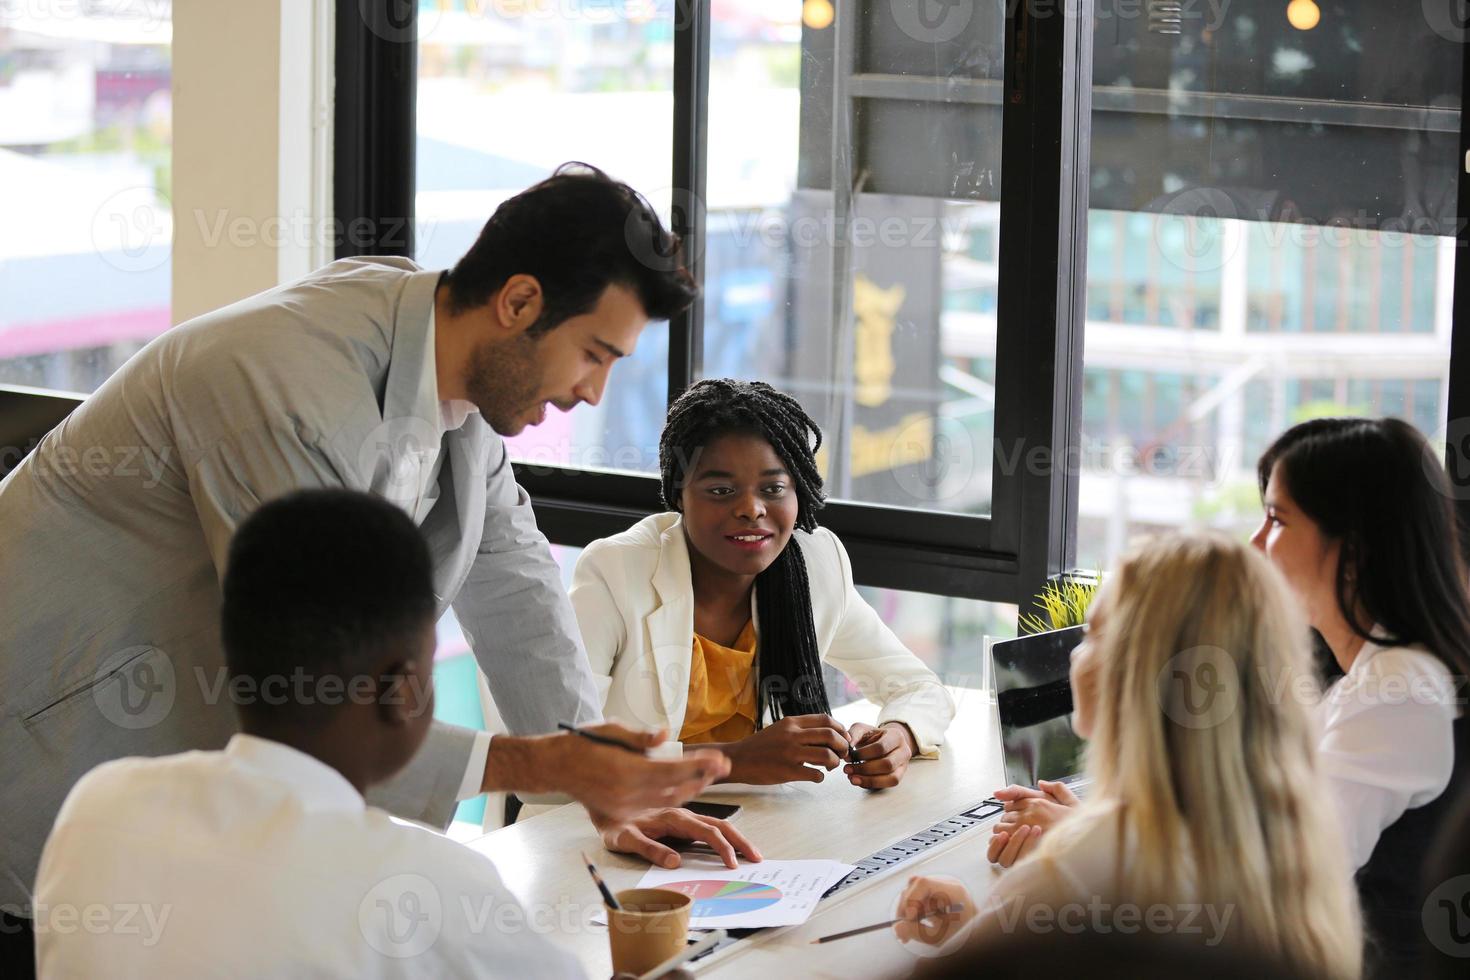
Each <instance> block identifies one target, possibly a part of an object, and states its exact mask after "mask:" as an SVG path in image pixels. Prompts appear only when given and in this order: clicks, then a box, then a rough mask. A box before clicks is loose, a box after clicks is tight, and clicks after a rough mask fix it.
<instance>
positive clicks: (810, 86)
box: [700, 0, 1003, 514]
mask: <svg viewBox="0 0 1470 980" xmlns="http://www.w3.org/2000/svg"><path fill="white" fill-rule="evenodd" d="M855 9H856V10H857V12H856V13H854V14H853V15H852V16H853V19H854V21H855V23H854V24H852V25H851V26H849V27H848V28H847V34H848V36H847V37H845V38H844V37H839V33H840V32H841V31H842V30H843V25H842V24H840V23H839V22H838V20H837V17H836V10H835V8H834V7H833V6H832V4H831V3H828V2H825V0H817V2H814V3H806V4H798V3H771V2H766V0H731V2H728V3H721V4H715V5H714V6H713V17H712V21H711V25H710V31H711V37H710V66H709V73H710V78H709V177H708V192H707V205H708V217H707V220H706V235H705V240H704V246H703V258H704V262H705V290H706V296H705V301H704V359H703V365H702V370H701V372H700V373H701V374H702V375H704V376H706V377H721V376H725V377H730V376H733V377H741V378H755V379H761V380H766V381H770V382H771V383H772V384H775V385H777V386H778V387H780V388H782V389H783V390H785V391H788V392H790V393H791V394H793V395H795V396H796V397H797V398H799V399H800V400H801V401H802V403H803V404H804V406H805V407H806V408H807V410H808V412H810V413H811V414H812V416H813V417H814V418H815V419H816V420H817V422H818V424H819V425H820V426H821V427H822V429H823V431H824V433H825V434H826V437H827V448H826V455H825V459H824V462H825V464H826V465H825V472H826V477H827V481H828V484H829V489H830V491H831V493H832V495H833V496H834V497H835V498H837V499H843V500H852V501H861V502H863V503H873V504H887V505H892V506H897V507H905V508H921V509H933V510H949V511H958V512H961V513H975V514H988V513H989V512H990V503H991V500H990V472H989V453H988V451H986V450H987V448H988V447H989V445H990V442H991V439H992V436H993V434H994V427H995V418H994V413H995V394H994V384H993V379H987V378H986V377H985V376H984V372H983V370H981V371H977V370H976V364H977V362H980V363H985V362H992V361H993V359H994V356H995V314H996V291H997V274H996V248H995V245H996V241H997V239H998V236H999V226H1000V209H999V206H998V204H997V202H998V201H999V194H1000V173H999V170H1000V167H999V162H1000V161H999V155H998V152H997V148H998V146H999V142H1000V113H999V112H998V111H997V109H996V108H995V107H994V106H992V105H989V104H985V102H984V101H983V99H981V97H982V95H983V93H985V92H987V91H988V90H989V88H990V87H993V86H994V85H996V84H998V82H999V79H1000V73H1001V65H1002V61H1003V59H1002V54H1001V39H1002V37H1003V30H1002V28H1003V16H1002V10H1001V8H1000V6H998V5H997V6H994V7H993V8H988V7H987V8H977V9H976V10H975V12H974V15H973V17H972V19H971V21H970V22H969V23H968V24H967V26H966V30H965V32H963V43H960V37H959V36H955V37H949V38H945V37H944V35H943V32H940V31H938V30H937V29H936V30H935V31H934V32H933V33H932V36H931V34H930V33H927V32H926V31H925V30H924V28H923V24H922V22H921V21H919V20H910V19H907V18H908V15H909V11H906V10H903V9H900V8H899V7H897V6H895V5H890V4H870V5H861V7H860V8H855ZM938 26H942V22H941V24H940V25H938ZM977 52H978V53H979V54H980V55H982V56H979V57H977ZM957 85H958V86H960V87H961V88H962V90H963V91H965V92H967V93H971V94H972V95H973V96H974V97H976V98H977V99H981V101H979V102H977V103H974V104H968V103H963V102H961V103H955V102H949V101H944V100H942V99H940V98H936V95H937V94H938V91H939V89H940V87H941V86H947V87H955V86H957ZM958 160H964V161H966V164H965V165H964V166H963V167H960V168H958V169H957V168H956V162H957V161H958ZM865 164H866V165H865ZM956 444H963V446H964V447H965V449H966V450H967V451H970V450H972V449H973V448H978V449H979V450H980V451H979V452H978V453H974V452H969V456H968V457H967V459H966V464H967V465H965V466H964V467H962V468H954V469H950V468H947V467H943V466H942V464H941V461H940V459H939V457H940V456H942V455H943V454H944V453H945V452H946V447H950V446H953V445H956Z"/></svg>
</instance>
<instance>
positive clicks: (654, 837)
mask: <svg viewBox="0 0 1470 980" xmlns="http://www.w3.org/2000/svg"><path fill="white" fill-rule="evenodd" d="M587 815H588V816H590V817H591V818H592V823H593V825H594V826H595V827H596V828H597V830H598V833H600V834H601V835H602V845H603V846H604V847H606V848H607V849H608V850H609V851H616V852H619V853H623V854H637V855H638V856H640V857H643V858H646V859H647V860H648V861H650V862H651V863H653V864H655V865H657V866H658V867H660V868H677V867H678V866H679V865H680V863H681V861H680V858H679V854H678V852H677V851H675V850H674V849H673V848H671V847H667V846H665V845H663V844H660V843H659V841H658V838H660V837H679V838H683V839H685V840H691V841H700V842H703V843H705V844H708V845H709V846H710V848H711V849H712V850H713V851H714V852H715V855H716V856H717V857H719V859H720V860H721V861H724V862H725V867H727V868H734V867H737V866H738V861H737V860H736V859H737V857H739V856H742V855H743V856H744V857H745V858H747V859H748V860H751V861H759V860H761V854H760V851H758V850H756V848H755V845H754V844H752V843H751V842H750V841H749V840H747V839H746V837H745V835H744V834H742V833H741V832H740V831H738V830H736V829H735V827H734V826H733V825H732V824H731V823H730V822H729V821H728V820H720V819H719V818H717V817H705V816H700V815H699V814H697V813H692V812H690V811H689V810H685V809H684V808H683V807H663V808H660V809H656V810H645V811H644V812H642V813H638V814H634V815H633V816H631V817H628V818H625V819H621V820H619V819H615V818H613V817H609V816H607V815H606V814H602V813H598V812H596V811H594V810H588V812H587Z"/></svg>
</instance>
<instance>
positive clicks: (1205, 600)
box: [898, 535, 1362, 978]
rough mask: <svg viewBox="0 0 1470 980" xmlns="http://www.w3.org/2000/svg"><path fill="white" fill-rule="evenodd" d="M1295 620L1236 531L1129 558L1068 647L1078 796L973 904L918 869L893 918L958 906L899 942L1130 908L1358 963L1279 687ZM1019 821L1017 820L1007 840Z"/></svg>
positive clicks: (1335, 846)
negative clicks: (1078, 751)
mask: <svg viewBox="0 0 1470 980" xmlns="http://www.w3.org/2000/svg"><path fill="white" fill-rule="evenodd" d="M1307 635H1308V634H1307V631H1306V627H1305V624H1304V623H1303V622H1302V621H1301V619H1300V618H1299V616H1298V614H1297V612H1296V609H1295V607H1294V606H1293V604H1292V602H1291V600H1290V597H1289V593H1288V592H1287V590H1286V589H1285V588H1284V587H1283V583H1282V581H1281V579H1280V577H1279V576H1278V574H1277V573H1276V572H1275V571H1274V570H1273V569H1272V568H1271V567H1270V565H1269V563H1268V562H1266V561H1265V560H1263V559H1262V558H1261V556H1260V555H1258V554H1255V553H1253V551H1252V550H1251V549H1250V548H1249V547H1247V546H1246V545H1243V544H1239V543H1236V542H1232V541H1230V540H1228V539H1225V538H1223V537H1217V536H1214V535H1178V536H1169V537H1165V538H1160V539H1157V540H1154V541H1152V542H1150V543H1148V544H1146V545H1144V546H1142V547H1141V548H1139V549H1137V550H1135V551H1133V552H1132V553H1131V554H1129V555H1128V556H1126V557H1125V558H1124V559H1123V561H1122V563H1121V564H1120V565H1119V567H1118V568H1117V570H1116V571H1115V572H1114V573H1113V574H1112V575H1111V577H1110V578H1109V579H1108V581H1107V584H1106V585H1104V586H1103V589H1102V592H1101V593H1100V594H1099V596H1098V598H1097V600H1096V602H1095V603H1094V605H1093V609H1092V612H1091V615H1090V617H1089V622H1088V631H1087V636H1086V639H1085V640H1084V641H1083V643H1082V644H1081V645H1080V646H1079V647H1078V648H1077V650H1076V652H1075V653H1074V654H1073V659H1072V687H1073V696H1074V702H1075V714H1074V724H1075V726H1076V728H1077V731H1078V732H1079V733H1080V734H1082V735H1083V736H1085V737H1087V738H1088V739H1089V740H1090V744H1089V746H1088V753H1087V771H1088V774H1089V775H1090V776H1091V786H1090V788H1089V791H1088V793H1087V795H1086V798H1085V799H1084V800H1082V801H1081V802H1080V803H1078V804H1076V805H1075V806H1074V807H1073V808H1071V810H1070V812H1069V814H1068V815H1067V817H1066V819H1065V820H1062V821H1059V822H1056V823H1054V824H1053V825H1052V826H1051V827H1050V828H1049V829H1047V830H1046V832H1045V837H1044V838H1042V839H1041V840H1039V841H1036V842H1035V847H1033V848H1030V849H1029V850H1030V852H1031V853H1030V854H1029V856H1027V857H1026V858H1025V860H1023V861H1022V862H1020V863H1019V864H1018V865H1017V867H1016V868H1015V869H1014V870H1012V871H1010V872H1009V873H1007V874H1006V875H1005V877H1003V878H1001V879H1000V880H999V881H998V882H997V883H996V884H995V886H994V887H993V888H991V890H990V894H989V896H987V899H986V900H985V902H984V903H983V905H982V906H979V907H977V904H976V902H975V901H974V900H973V899H972V898H971V897H970V895H969V893H968V891H966V890H964V889H963V887H962V886H961V885H960V884H959V883H957V882H954V881H952V880H947V879H943V878H915V879H912V880H911V881H910V883H909V886H908V888H907V890H906V891H905V892H904V895H903V899H902V900H901V908H902V909H903V910H904V914H907V915H909V916H910V917H911V918H917V917H918V915H919V914H920V913H922V912H924V911H933V910H939V909H944V908H946V907H949V906H951V905H952V904H957V905H959V906H960V910H959V912H958V913H955V914H951V915H949V916H947V917H945V918H940V919H938V920H937V921H936V920H935V919H928V920H925V922H924V923H922V924H908V923H904V924H900V926H899V929H898V932H899V937H900V938H901V939H903V940H905V941H908V940H910V939H918V940H921V941H926V942H931V943H942V942H957V941H958V935H960V934H966V935H977V936H984V935H990V936H991V937H995V936H997V935H998V934H1001V933H1004V932H1009V931H1014V930H1016V929H1024V928H1032V926H1030V925H1028V923H1034V922H1036V921H1051V922H1053V923H1055V924H1057V925H1061V926H1065V924H1067V923H1069V922H1072V921H1081V922H1084V923H1088V924H1091V925H1092V926H1093V928H1094V929H1097V930H1099V931H1109V930H1110V929H1112V928H1118V929H1120V930H1121V929H1123V928H1124V916H1125V915H1126V916H1128V918H1129V921H1131V922H1132V923H1133V926H1134V927H1135V928H1140V927H1141V928H1143V929H1146V930H1155V931H1159V932H1174V933H1181V934H1184V935H1186V936H1190V935H1194V936H1198V937H1199V938H1201V939H1202V941H1203V943H1204V944H1205V945H1210V946H1213V945H1217V944H1218V943H1219V942H1220V941H1221V940H1223V939H1228V940H1230V941H1231V942H1234V943H1244V944H1246V945H1249V946H1253V947H1256V948H1258V949H1260V950H1261V951H1262V952H1264V953H1265V954H1266V955H1268V956H1271V957H1273V958H1276V959H1279V960H1280V961H1282V962H1283V964H1285V965H1286V966H1287V967H1288V968H1289V969H1291V970H1292V971H1293V972H1295V973H1299V974H1302V975H1313V976H1329V977H1336V978H1353V977H1357V976H1358V975H1359V973H1360V971H1361V949H1362V946H1361V926H1360V924H1359V920H1358V910H1357V904H1356V900H1355V897H1354V893H1353V887H1352V881H1351V879H1350V877H1349V876H1348V874H1347V871H1346V865H1345V863H1344V849H1343V844H1342V842H1341V840H1340V838H1339V834H1338V826H1337V823H1336V821H1335V818H1334V816H1333V814H1332V812H1331V810H1330V808H1329V807H1330V804H1329V803H1328V794H1327V791H1326V789H1325V785H1324V783H1323V780H1322V778H1321V776H1320V775H1319V773H1318V771H1317V764H1316V755H1315V748H1314V745H1315V736H1314V733H1313V731H1312V729H1311V726H1310V724H1309V721H1308V715H1307V707H1306V705H1304V704H1303V703H1302V702H1301V699H1299V698H1297V697H1295V696H1293V695H1294V693H1295V692H1297V691H1299V690H1300V688H1301V686H1302V684H1303V683H1305V682H1306V680H1307V679H1309V678H1310V671H1311V667H1310V662H1309V649H1308V645H1307ZM1033 833H1034V828H1031V827H1029V826H1027V825H1026V824H1018V825H1016V829H1015V830H1014V831H1013V832H1012V834H1011V837H1012V840H1014V839H1015V838H1017V837H1019V838H1021V840H1022V841H1025V840H1026V839H1027V838H1029V837H1031V836H1032V834H1033ZM1038 906H1046V907H1048V908H1047V912H1048V913H1049V916H1048V915H1044V916H1041V917H1040V919H1039V920H1038V919H1037V918H1036V917H1035V915H1034V910H1035V909H1036V908H1037V907H1038ZM1073 906H1080V908H1081V910H1082V914H1080V915H1078V914H1069V913H1072V912H1075V911H1076V909H1073V908H1072V907H1073ZM1156 906H1162V907H1163V909H1164V910H1165V911H1163V912H1155V911H1154V909H1155V907H1156ZM1095 910H1100V911H1095ZM1145 911H1147V919H1144V918H1143V914H1144V913H1145ZM1112 915H1116V917H1117V921H1116V922H1113V921H1112V920H1110V919H1109V916H1112ZM1073 931H1075V929H1074V930H1073Z"/></svg>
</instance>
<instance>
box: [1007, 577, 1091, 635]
mask: <svg viewBox="0 0 1470 980" xmlns="http://www.w3.org/2000/svg"><path fill="white" fill-rule="evenodd" d="M1100 585H1102V576H1100V575H1099V576H1098V577H1097V578H1096V579H1094V580H1092V581H1090V582H1084V581H1079V580H1077V579H1063V580H1061V581H1058V582H1048V583H1046V586H1045V587H1044V588H1043V589H1042V590H1041V594H1040V595H1038V596H1037V597H1036V605H1037V606H1040V607H1041V611H1042V613H1043V615H1040V616H1038V615H1036V614H1035V613H1022V614H1021V615H1020V617H1019V622H1020V625H1021V629H1022V630H1024V631H1025V632H1027V633H1045V632H1048V631H1049V630H1063V629H1066V628H1067V627H1069V626H1081V625H1082V624H1083V623H1084V622H1086V621H1087V607H1088V606H1091V605H1092V600H1093V599H1094V598H1095V597H1096V596H1097V590H1098V586H1100Z"/></svg>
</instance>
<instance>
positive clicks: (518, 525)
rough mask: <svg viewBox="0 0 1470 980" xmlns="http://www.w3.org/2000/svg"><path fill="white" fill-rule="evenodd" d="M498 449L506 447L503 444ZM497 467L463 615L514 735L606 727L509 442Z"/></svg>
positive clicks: (459, 598)
mask: <svg viewBox="0 0 1470 980" xmlns="http://www.w3.org/2000/svg"><path fill="white" fill-rule="evenodd" d="M497 442H498V440H497ZM497 449H498V451H499V453H500V459H499V461H498V463H495V464H493V465H492V466H491V467H490V473H489V476H488V477H487V478H486V479H487V485H486V493H485V530H484V535H483V536H482V537H481V539H480V548H479V551H478V553H477V554H476V555H475V559H474V562H473V563H472V564H471V566H470V570H469V574H468V575H467V576H466V578H465V581H464V584H463V585H462V586H461V587H460V590H459V593H458V594H457V595H456V596H455V597H454V600H453V606H454V613H455V615H456V616H457V617H458V618H459V622H460V625H461V626H462V627H464V632H465V639H466V640H467V641H468V642H469V645H470V649H472V650H473V651H474V653H475V659H477V660H478V661H479V662H480V669H481V670H483V671H484V672H485V679H486V681H488V682H489V686H490V694H491V696H492V697H493V698H494V699H495V707H496V708H497V709H499V711H500V716H501V717H502V718H504V719H505V723H506V725H507V726H508V727H509V728H510V731H511V733H512V734H516V735H540V734H545V733H548V732H554V731H556V726H557V723H558V722H562V721H564V722H567V723H568V724H573V725H586V724H593V723H595V722H598V721H601V720H602V708H601V703H602V702H601V699H600V698H599V697H598V695H597V687H596V685H595V684H594V683H593V680H592V671H591V669H590V668H589V667H588V666H587V654H586V652H585V651H584V650H583V648H582V636H581V633H580V632H579V631H578V629H577V619H576V616H575V614H574V613H573V612H572V604H571V601H570V600H569V599H568V598H567V592H566V587H565V586H563V585H562V578H561V569H560V568H558V567H557V564H556V560H555V559H554V558H552V557H551V546H550V545H549V544H548V543H547V541H546V536H545V535H544V534H542V533H541V531H540V530H539V529H537V527H536V515H535V513H534V512H533V511H532V510H531V500H530V497H529V496H527V494H526V491H525V490H523V489H521V487H520V486H519V485H517V484H516V482H515V476H514V472H513V471H512V469H511V466H510V458H509V455H508V454H507V452H506V449H505V445H504V443H500V444H499V445H498V447H496V448H493V449H492V450H491V452H492V453H493V452H495V451H497Z"/></svg>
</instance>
